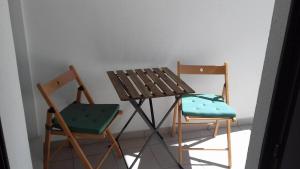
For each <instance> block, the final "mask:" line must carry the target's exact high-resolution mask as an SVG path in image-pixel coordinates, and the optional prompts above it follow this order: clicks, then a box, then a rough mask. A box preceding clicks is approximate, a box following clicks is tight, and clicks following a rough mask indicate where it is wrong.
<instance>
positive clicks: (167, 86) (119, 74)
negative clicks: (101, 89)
mask: <svg viewBox="0 0 300 169" xmlns="http://www.w3.org/2000/svg"><path fill="white" fill-rule="evenodd" d="M107 74H108V77H109V78H110V80H111V82H112V84H113V86H114V88H115V90H116V92H117V94H118V96H119V97H120V100H122V101H128V100H133V99H147V98H155V97H166V96H175V95H183V94H187V93H194V92H195V91H194V90H193V89H192V88H191V87H190V86H188V85H187V84H186V83H185V82H184V81H183V80H181V79H180V78H179V77H178V76H177V75H175V74H174V73H173V72H172V71H171V70H170V69H168V68H166V67H163V68H147V69H135V70H126V71H123V70H117V71H115V72H114V71H108V72H107Z"/></svg>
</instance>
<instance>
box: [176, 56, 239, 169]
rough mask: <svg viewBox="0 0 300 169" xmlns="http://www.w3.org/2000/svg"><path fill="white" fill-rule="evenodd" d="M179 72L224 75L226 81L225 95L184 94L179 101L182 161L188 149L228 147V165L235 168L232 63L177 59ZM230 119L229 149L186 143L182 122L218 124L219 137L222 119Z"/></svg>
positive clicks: (179, 147) (216, 130) (228, 123)
mask: <svg viewBox="0 0 300 169" xmlns="http://www.w3.org/2000/svg"><path fill="white" fill-rule="evenodd" d="M177 74H178V76H180V75H181V74H200V75H201V74H202V75H204V74H205V75H224V79H225V83H224V86H223V91H222V95H216V94H189V95H185V96H183V97H182V99H181V101H180V102H179V104H178V105H177V106H176V107H175V109H174V115H173V125H172V135H174V134H175V132H176V125H178V142H179V146H178V151H179V161H180V163H182V153H183V151H188V150H225V151H228V167H229V168H231V166H232V161H231V141H230V132H231V123H232V121H233V120H234V119H235V117H236V112H235V110H234V109H233V108H231V107H230V106H229V92H228V66H227V63H224V65H222V66H211V65H210V66H208V65H205V66H204V65H181V64H180V62H177ZM176 115H177V116H178V123H176ZM181 116H183V117H184V118H185V121H186V122H185V123H183V122H182V121H181ZM192 120H206V121H207V120H209V121H214V123H195V122H193V123H191V121H192ZM220 120H226V122H227V130H226V133H227V148H226V149H205V148H190V147H185V146H182V125H183V124H184V125H190V124H205V125H207V124H208V125H214V126H215V129H214V134H213V136H214V137H215V136H216V135H217V133H218V128H219V121H220Z"/></svg>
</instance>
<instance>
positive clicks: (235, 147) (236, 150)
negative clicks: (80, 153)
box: [31, 126, 251, 169]
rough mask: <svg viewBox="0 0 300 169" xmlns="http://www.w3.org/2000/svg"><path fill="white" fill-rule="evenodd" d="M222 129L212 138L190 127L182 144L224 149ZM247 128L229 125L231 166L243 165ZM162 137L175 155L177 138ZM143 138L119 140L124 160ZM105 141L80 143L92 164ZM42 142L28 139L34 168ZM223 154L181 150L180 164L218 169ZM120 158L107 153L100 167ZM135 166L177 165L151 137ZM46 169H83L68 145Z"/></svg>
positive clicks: (38, 168)
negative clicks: (183, 151) (182, 152)
mask: <svg viewBox="0 0 300 169" xmlns="http://www.w3.org/2000/svg"><path fill="white" fill-rule="evenodd" d="M224 133H225V130H224V129H221V130H220V133H219V135H218V136H217V137H216V138H212V137H211V135H212V130H209V129H203V130H196V131H195V130H193V131H190V132H185V133H184V143H185V144H186V145H191V146H193V147H204V146H205V147H212V146H213V147H214V148H218V147H220V148H222V147H223V148H225V146H226V134H224ZM250 133H251V127H250V126H240V127H233V128H232V135H231V137H232V157H233V167H232V169H243V168H244V166H245V161H246V156H247V150H248V144H249V139H250ZM164 137H165V140H166V142H167V144H168V145H169V148H170V150H171V152H172V153H173V154H174V155H175V157H176V158H177V146H178V145H177V137H170V136H169V135H168V134H166V135H165V136H164ZM144 141H145V137H140V138H134V139H124V140H120V144H121V146H122V147H123V148H124V149H123V151H124V154H125V159H126V161H127V163H131V162H132V161H133V159H134V156H135V155H136V154H137V153H138V151H139V150H140V146H141V145H142V144H143V142H144ZM107 145H108V143H106V142H104V143H103V142H102V143H96V142H85V143H82V147H83V149H84V151H85V152H86V153H87V154H88V158H89V160H90V161H91V163H92V164H96V162H97V160H98V158H99V156H100V155H101V153H103V152H104V150H105V149H106V147H107ZM41 146H42V141H41V139H36V140H33V141H31V152H32V159H33V165H34V169H42V149H41ZM226 165H227V153H226V152H222V151H195V150H193V151H186V152H185V153H184V165H183V167H184V168H186V169H222V168H227V167H226ZM124 168H125V165H124V162H123V160H122V159H117V158H116V157H115V156H114V155H110V156H109V158H108V159H107V160H106V161H105V163H104V166H103V169H124ZM134 168H135V169H176V168H178V167H177V166H176V164H175V163H174V162H173V161H172V159H171V158H170V157H169V156H168V154H167V152H166V151H165V150H164V149H163V148H162V145H160V144H159V143H158V142H157V141H156V140H155V138H154V139H153V141H151V143H150V146H148V147H147V148H146V149H145V151H144V154H143V155H142V156H141V158H140V159H139V160H138V161H137V163H136V165H135V166H134ZM50 169H84V168H83V166H82V164H81V162H80V160H79V159H78V158H77V156H76V155H75V154H74V152H73V150H72V148H70V147H65V148H64V149H63V151H62V152H60V153H59V154H57V155H55V157H54V158H53V159H52V161H51V163H50Z"/></svg>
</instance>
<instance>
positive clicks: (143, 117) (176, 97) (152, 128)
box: [116, 96, 183, 169]
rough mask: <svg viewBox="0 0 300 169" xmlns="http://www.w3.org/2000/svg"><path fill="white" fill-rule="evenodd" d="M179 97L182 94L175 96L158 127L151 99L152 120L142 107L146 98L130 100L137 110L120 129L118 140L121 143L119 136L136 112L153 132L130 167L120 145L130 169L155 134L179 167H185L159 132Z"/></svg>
mask: <svg viewBox="0 0 300 169" xmlns="http://www.w3.org/2000/svg"><path fill="white" fill-rule="evenodd" d="M179 99H180V96H175V101H174V103H173V104H172V106H171V107H170V108H169V110H168V111H167V112H166V114H165V115H164V117H163V118H162V119H161V121H160V122H159V123H158V125H157V127H155V125H154V124H155V122H154V114H153V107H152V101H151V100H150V99H149V103H150V110H151V116H152V120H153V121H152V122H151V121H150V120H149V118H148V117H147V115H146V114H145V112H144V111H143V109H142V108H141V106H142V104H143V102H144V101H145V99H141V100H140V101H139V103H137V102H136V101H135V100H130V101H129V102H130V103H131V104H132V106H133V107H134V108H135V111H134V112H133V114H132V115H131V116H130V118H129V120H128V121H127V123H126V124H125V126H124V127H123V128H122V130H121V131H120V133H119V135H118V136H117V137H116V140H117V142H118V143H119V138H120V136H121V134H122V133H123V132H124V130H125V128H126V127H127V126H128V124H129V123H130V121H131V120H132V118H133V117H134V116H135V114H136V113H139V115H140V116H141V117H142V119H143V120H144V121H145V123H146V124H147V126H148V127H149V128H150V130H151V131H152V132H151V134H150V136H149V137H148V138H147V140H146V141H145V143H144V145H143V147H142V148H141V150H140V151H139V154H138V155H137V156H136V158H135V159H134V161H133V162H132V163H131V165H130V167H128V165H127V162H126V160H125V157H124V154H123V151H122V148H121V147H120V149H121V152H122V155H123V160H124V162H125V164H126V167H127V168H128V169H132V167H133V166H134V164H135V163H136V162H137V160H138V159H139V158H140V156H141V155H142V153H143V151H144V150H145V148H146V146H147V144H148V143H149V142H150V140H151V139H152V137H153V136H154V135H156V136H157V137H158V139H159V141H160V143H161V144H162V145H163V146H164V148H165V149H166V151H167V152H168V154H169V155H170V156H171V158H172V159H173V161H174V162H176V163H177V165H178V167H179V168H181V169H183V167H182V166H181V165H180V164H179V163H178V162H177V160H176V158H175V157H174V156H173V154H172V153H171V152H170V150H169V148H168V145H167V144H166V143H165V141H164V139H163V137H162V136H161V134H160V133H159V128H160V126H161V125H162V124H163V122H164V121H165V120H166V118H167V117H168V116H169V114H170V113H171V111H172V110H173V108H174V107H175V105H176V104H177V102H178V101H179Z"/></svg>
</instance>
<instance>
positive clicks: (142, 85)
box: [126, 70, 151, 97]
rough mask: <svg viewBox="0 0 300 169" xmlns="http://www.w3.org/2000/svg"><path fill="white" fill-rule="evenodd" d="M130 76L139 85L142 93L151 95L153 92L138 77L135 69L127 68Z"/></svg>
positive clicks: (147, 95) (146, 95)
mask: <svg viewBox="0 0 300 169" xmlns="http://www.w3.org/2000/svg"><path fill="white" fill-rule="evenodd" d="M126 72H127V74H128V76H129V77H130V78H131V80H132V81H133V82H134V84H135V85H136V86H137V88H138V89H139V91H140V92H141V93H142V95H143V96H145V97H150V96H151V93H150V92H149V90H148V89H147V87H146V86H145V85H144V84H143V83H142V82H141V80H140V79H139V78H138V76H137V74H136V73H135V72H134V71H133V70H127V71H126Z"/></svg>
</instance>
